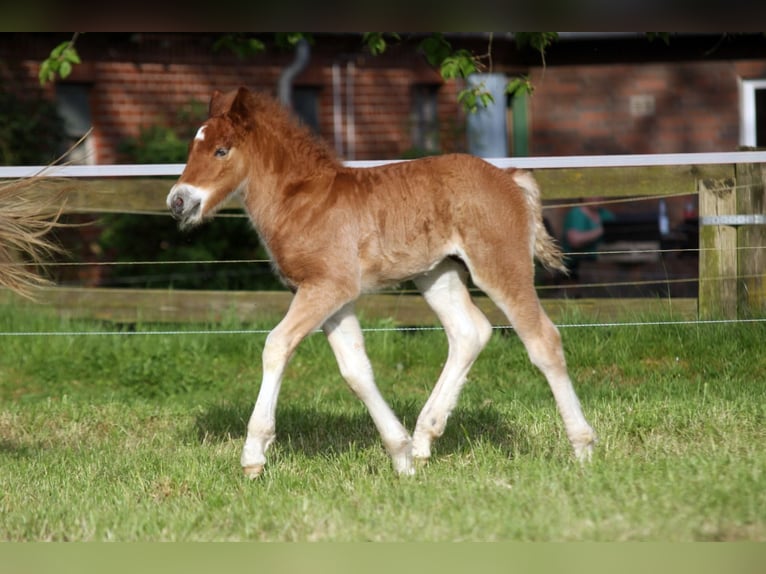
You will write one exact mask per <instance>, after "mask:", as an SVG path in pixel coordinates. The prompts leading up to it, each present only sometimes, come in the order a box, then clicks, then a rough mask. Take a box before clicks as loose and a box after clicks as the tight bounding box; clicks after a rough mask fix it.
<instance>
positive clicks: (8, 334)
mask: <svg viewBox="0 0 766 574" xmlns="http://www.w3.org/2000/svg"><path fill="white" fill-rule="evenodd" d="M753 323H766V317H764V318H751V319H695V320H685V321H681V320H678V321H675V320H668V321H624V322H622V321H612V322H604V323H596V322H593V323H559V324H557V325H556V327H557V328H559V329H598V328H620V327H665V326H667V327H669V326H679V327H683V326H706V325H734V324H753ZM492 328H493V329H494V330H496V331H503V330H513V327H512V326H510V325H493V327H492ZM428 331H444V328H443V327H439V326H417V327H410V326H400V327H363V328H362V332H363V333H397V332H398V333H416V332H428ZM270 332H271V329H169V330H157V331H154V330H151V331H130V330H124V331H123V330H118V331H0V337H3V338H12V337H140V336H164V337H176V336H184V335H268V334H269V333H270ZM321 332H322V331H321V330H320V329H317V330H315V331H313V332H312V334H318V333H321Z"/></svg>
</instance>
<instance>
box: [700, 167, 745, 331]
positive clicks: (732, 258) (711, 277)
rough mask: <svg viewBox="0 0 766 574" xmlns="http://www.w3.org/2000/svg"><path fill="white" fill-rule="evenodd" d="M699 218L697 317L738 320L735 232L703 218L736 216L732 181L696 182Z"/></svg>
mask: <svg viewBox="0 0 766 574" xmlns="http://www.w3.org/2000/svg"><path fill="white" fill-rule="evenodd" d="M698 191H699V217H700V240H699V247H700V257H699V301H698V306H699V317H700V319H736V318H737V279H736V277H737V230H736V228H735V227H734V226H733V225H721V224H709V223H707V222H706V219H708V218H712V217H720V216H727V215H735V214H736V209H737V202H736V194H735V181H734V179H733V178H726V179H719V180H713V179H705V180H701V181H699V182H698Z"/></svg>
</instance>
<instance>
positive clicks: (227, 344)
mask: <svg viewBox="0 0 766 574" xmlns="http://www.w3.org/2000/svg"><path fill="white" fill-rule="evenodd" d="M633 319H637V318H635V317H634V318H633ZM638 319H639V320H640V318H638ZM652 319H657V318H656V317H654V318H652ZM563 322H564V323H576V322H578V318H576V317H573V318H571V321H570V320H568V321H563ZM257 327H258V326H253V325H240V324H239V323H237V322H236V321H234V320H230V321H227V322H225V323H224V324H223V325H194V326H187V327H179V329H181V330H199V329H203V330H204V329H221V328H226V329H240V328H244V329H251V328H257ZM261 327H263V326H261ZM115 329H116V327H115V326H114V325H110V324H101V323H97V322H86V321H68V320H63V319H60V318H57V317H55V316H52V315H50V314H46V312H44V310H41V309H38V308H36V307H30V306H24V307H19V308H16V309H14V308H13V307H12V306H3V307H0V333H9V332H10V333H21V332H40V331H46V332H47V331H56V332H88V333H94V332H98V331H104V332H107V331H108V332H113V331H114V330H115ZM153 329H154V330H157V329H167V327H159V326H153V325H138V326H136V331H129V332H130V333H134V334H129V335H115V334H105V335H97V334H91V335H79V336H77V335H64V336H51V335H46V336H31V335H30V336H18V335H13V336H8V335H0V468H2V471H1V472H0V493H1V494H0V539H2V540H6V541H21V540H25V541H42V540H57V541H63V540H73V541H103V540H118V541H165V540H172V541H198V540H211V541H212V540H216V541H218V540H253V541H315V540H316V541H458V540H470V541H474V540H475V541H574V540H587V541H624V540H625V541H627V540H630V541H634V540H641V541H644V540H651V541H692V540H751V541H766V448H765V446H766V440H765V439H766V431H765V430H764V428H766V425H765V424H764V423H766V420H764V418H765V417H764V413H765V412H766V354H764V352H763V341H764V340H766V324H762V323H749V324H723V325H717V324H716V325H660V326H616V327H570V328H562V336H563V339H564V345H565V350H566V354H567V359H568V362H569V366H570V371H571V374H572V378H573V380H574V382H575V386H576V388H577V391H578V394H579V396H580V399H581V402H582V403H583V409H584V411H585V413H586V416H587V417H588V419H589V420H590V422H591V424H592V425H593V426H594V427H595V428H596V430H597V432H598V433H599V434H600V437H601V441H600V444H599V447H598V450H597V452H596V454H595V456H594V459H593V461H592V463H591V464H589V465H587V466H584V467H582V466H580V465H578V464H577V463H576V462H574V460H573V457H572V455H571V453H570V449H569V445H568V443H567V441H566V438H565V436H564V433H563V429H562V427H561V424H560V422H559V418H558V414H557V412H556V409H555V405H554V402H553V398H552V397H551V394H550V391H549V390H548V387H547V385H546V384H545V381H544V379H543V378H542V376H541V375H540V374H539V373H538V372H537V371H536V370H535V369H534V367H532V366H531V365H530V364H529V361H528V360H527V357H526V354H525V353H524V351H523V349H522V347H521V344H520V343H519V341H518V340H517V338H516V337H515V335H514V334H513V332H512V331H502V330H498V331H496V332H495V334H494V335H493V338H492V341H491V342H490V344H489V346H488V348H487V349H486V350H485V352H484V353H483V354H482V356H481V357H480V358H479V360H478V362H477V363H476V365H475V367H474V369H473V371H472V373H471V375H470V376H469V382H468V384H467V385H466V388H465V391H464V393H463V395H462V397H461V401H460V403H459V405H458V408H457V409H456V411H455V412H454V414H453V416H452V417H451V419H450V422H449V425H448V427H447V432H446V433H445V435H444V436H443V437H442V438H441V439H440V440H439V441H437V443H436V444H435V447H434V453H433V458H432V460H431V461H430V462H429V464H428V465H427V466H425V467H423V468H422V469H420V470H419V472H418V474H417V475H416V476H415V477H413V478H397V477H396V476H395V475H394V473H393V471H392V468H391V464H390V461H389V458H388V456H387V455H386V453H385V452H384V450H383V447H382V445H381V443H380V440H379V438H378V435H377V431H376V430H375V428H374V426H373V424H372V422H371V420H370V418H369V416H368V415H367V412H366V411H365V409H364V407H363V405H362V404H361V403H360V402H359V401H358V400H357V399H356V398H355V397H354V396H353V395H352V394H351V392H350V391H349V390H348V389H347V388H346V386H345V384H344V383H343V381H342V380H341V379H340V377H339V375H338V370H337V367H336V365H335V363H334V360H333V358H332V354H331V352H330V350H329V347H328V345H327V343H326V341H325V340H324V338H323V337H322V336H321V335H312V336H311V337H309V338H308V339H307V340H306V341H305V342H304V343H303V344H302V346H301V347H300V348H299V350H298V352H297V354H296V355H295V357H294V358H293V361H292V362H291V364H290V367H289V368H288V372H287V375H286V378H285V382H284V384H283V390H282V394H281V397H280V404H279V409H278V412H277V417H278V418H277V433H278V436H277V441H276V443H275V444H274V445H273V447H272V449H271V450H270V451H269V455H270V458H269V465H268V466H267V469H266V472H265V473H264V475H263V476H262V477H261V478H260V479H259V480H256V481H253V482H250V481H247V480H246V479H245V478H244V477H243V476H242V475H241V472H240V469H239V454H240V449H241V446H242V441H243V439H244V430H245V423H246V420H247V418H248V416H249V414H250V410H251V409H252V405H253V401H254V400H255V396H256V393H257V390H258V384H259V380H260V352H261V349H262V345H263V342H264V339H265V335H264V334H261V333H253V334H193V333H188V332H187V333H181V334H165V335H157V334H155V335H152V334H149V332H150V331H151V330H153ZM367 345H368V352H369V354H370V357H371V359H372V362H373V365H374V366H375V369H376V374H377V378H378V383H379V386H380V388H381V390H382V392H383V394H384V396H385V397H386V398H387V399H388V400H389V402H390V403H391V405H392V406H393V408H394V410H395V411H396V412H397V413H398V414H399V416H400V417H401V418H402V419H403V420H404V423H405V425H406V426H407V427H408V428H410V429H412V428H413V426H414V423H415V419H416V417H417V414H418V411H419V409H420V407H421V406H422V404H423V403H424V402H425V400H426V398H427V395H428V393H429V392H430V389H431V387H432V385H433V383H434V381H435V380H436V378H437V376H438V372H439V370H440V367H441V364H442V361H443V360H444V357H445V353H446V342H445V341H444V335H443V333H441V332H439V331H423V332H391V331H377V332H370V333H368V334H367Z"/></svg>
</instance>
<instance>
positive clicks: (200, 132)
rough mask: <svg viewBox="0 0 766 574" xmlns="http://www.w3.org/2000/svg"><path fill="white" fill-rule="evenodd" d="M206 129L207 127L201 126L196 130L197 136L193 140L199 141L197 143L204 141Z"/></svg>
mask: <svg viewBox="0 0 766 574" xmlns="http://www.w3.org/2000/svg"><path fill="white" fill-rule="evenodd" d="M206 127H207V126H202V127H201V128H200V129H198V130H197V135H196V136H194V139H195V140H199V141H202V140H204V139H205V128H206Z"/></svg>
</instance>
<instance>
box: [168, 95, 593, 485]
mask: <svg viewBox="0 0 766 574" xmlns="http://www.w3.org/2000/svg"><path fill="white" fill-rule="evenodd" d="M232 194H238V195H239V196H240V198H241V200H242V202H243V204H244V207H245V209H246V210H247V213H248V214H249V216H250V219H251V220H252V223H253V225H254V226H255V229H256V231H257V232H258V234H259V236H260V238H261V240H262V242H263V244H264V245H265V246H266V248H267V249H268V251H269V254H270V256H271V259H272V261H273V265H274V268H275V270H276V272H277V273H278V274H279V275H280V276H281V278H282V279H283V281H284V282H285V284H286V285H287V286H288V287H290V289H291V290H292V291H294V293H295V295H294V297H293V300H292V302H291V304H290V308H289V310H288V312H287V314H286V316H285V317H284V319H283V320H282V321H281V322H280V323H279V324H278V325H277V326H276V327H275V328H274V329H273V331H271V333H269V336H268V337H267V339H266V343H265V346H264V349H263V380H262V382H261V387H260V391H259V393H258V398H257V400H256V402H255V408H254V409H253V413H252V416H251V417H250V421H249V423H248V426H247V438H246V440H245V444H244V449H243V452H242V459H241V463H242V467H243V469H244V472H245V474H246V475H247V476H249V477H251V478H254V477H257V476H258V475H260V474H261V472H262V471H263V467H264V464H265V462H266V456H265V455H266V450H267V449H268V447H269V445H270V444H271V443H272V441H273V440H274V437H275V436H276V432H275V428H276V426H275V413H276V406H277V398H278V395H279V389H280V384H281V382H282V375H283V373H284V370H285V366H286V364H287V362H288V360H289V359H290V356H291V355H292V353H293V351H294V350H295V348H296V346H297V345H298V344H299V343H300V342H301V340H302V339H303V338H304V337H306V336H307V335H308V334H309V333H311V332H312V331H313V330H315V329H317V328H319V327H321V328H322V329H323V330H324V332H325V334H326V336H327V339H328V341H329V342H330V346H331V347H332V350H333V352H334V353H335V356H336V358H337V361H338V365H339V367H340V371H341V374H342V375H343V377H344V379H345V380H346V381H347V383H348V384H349V386H350V387H351V389H352V390H353V392H354V393H355V394H356V395H357V396H358V397H359V398H360V399H361V400H362V401H363V402H364V404H365V405H366V406H367V409H368V410H369V412H370V415H371V416H372V419H373V421H374V422H375V425H376V426H377V428H378V430H379V432H380V435H381V438H382V441H383V444H384V445H385V448H386V449H387V451H388V453H389V454H390V456H391V459H392V461H393V465H394V469H395V470H396V472H398V473H400V474H404V475H409V474H413V473H414V466H413V458H414V459H421V460H426V459H428V458H429V456H430V454H431V443H432V442H433V440H434V439H436V438H437V437H439V436H441V434H442V433H443V432H444V428H445V425H446V423H447V418H448V417H449V415H450V413H451V411H452V409H453V408H454V407H455V404H456V403H457V400H458V395H459V394H460V391H461V388H462V386H463V384H464V383H465V380H466V375H467V374H468V371H469V369H470V368H471V366H472V364H473V362H474V361H475V360H476V357H477V356H478V355H479V352H480V351H481V350H482V348H483V347H484V346H485V345H486V343H487V341H488V340H489V338H490V335H491V333H492V326H491V325H490V323H489V321H488V320H487V318H486V317H485V316H484V314H483V313H482V312H481V311H480V310H479V309H478V308H477V307H476V306H475V305H474V304H473V303H472V301H471V297H470V295H469V292H468V289H467V287H466V280H467V277H468V273H470V276H471V278H472V279H473V281H474V283H475V284H476V285H477V286H478V287H480V288H481V289H482V290H483V291H484V292H485V293H487V295H489V296H490V297H491V298H492V300H493V301H494V302H495V303H496V304H497V305H498V306H499V307H500V309H502V311H503V312H504V313H505V315H506V316H507V317H508V320H509V321H510V323H511V325H512V326H513V328H514V329H515V331H516V333H517V334H518V336H519V337H520V338H521V340H522V341H523V343H524V345H525V347H526V350H527V353H528V355H529V358H530V359H531V361H532V362H533V363H534V364H535V365H536V366H537V367H538V368H539V369H540V370H541V371H542V373H543V374H544V375H545V377H546V379H547V380H548V383H549V384H550V387H551V390H552V391H553V396H554V397H555V400H556V404H557V405H558V409H559V412H560V414H561V417H562V419H563V422H564V426H565V428H566V432H567V436H568V437H569V441H570V442H571V445H572V447H573V448H574V453H575V455H576V456H577V458H578V459H581V460H583V459H587V458H589V456H590V454H591V450H592V448H593V445H594V443H595V441H596V435H595V433H594V431H593V429H592V428H591V427H590V425H589V424H588V422H587V421H586V420H585V417H584V416H583V413H582V410H581V408H580V404H579V401H578V399H577V395H576V394H575V391H574V388H573V387H572V383H571V381H570V379H569V375H568V373H567V368H566V363H565V360H564V353H563V349H562V346H561V338H560V336H559V333H558V330H557V329H556V327H555V326H554V325H553V323H552V322H551V321H550V319H549V318H548V317H547V315H546V314H545V312H544V311H543V309H542V308H541V306H540V302H539V300H538V298H537V294H536V292H535V288H534V262H533V258H534V257H537V258H538V259H539V260H540V261H541V262H542V263H543V264H544V265H546V266H548V267H554V268H561V267H562V265H561V255H560V252H559V251H558V248H557V247H556V245H555V243H554V241H553V240H552V238H551V237H550V236H549V235H548V233H547V232H546V231H545V228H544V226H543V223H542V216H541V206H540V197H539V190H538V187H537V184H536V183H535V181H534V179H533V178H532V175H531V174H530V173H528V172H525V171H519V170H503V169H499V168H496V167H495V166H493V165H491V164H489V163H487V162H485V161H483V160H482V159H479V158H476V157H473V156H470V155H462V154H453V155H445V156H437V157H429V158H424V159H419V160H415V161H410V162H400V163H393V164H388V165H384V166H379V167H372V168H357V169H354V168H348V167H345V166H343V164H342V163H341V162H340V161H339V160H338V158H337V157H335V155H334V154H333V153H332V152H331V151H330V150H329V148H328V147H326V146H325V145H323V144H322V143H320V142H319V141H317V140H316V139H315V138H314V137H313V136H312V135H311V134H310V132H309V131H308V130H307V129H306V128H304V127H302V126H300V125H299V124H298V123H297V122H296V121H294V120H293V118H292V117H291V116H290V114H289V112H287V111H286V110H285V109H283V107H282V106H281V105H280V104H279V103H277V102H276V101H275V100H273V99H272V98H270V97H267V96H264V95H261V94H256V93H252V92H250V91H248V90H247V89H245V88H240V89H239V90H236V91H233V92H229V93H221V92H219V91H216V92H215V93H214V94H213V96H212V98H211V101H210V114H209V119H208V120H207V121H206V122H205V123H204V124H203V125H202V127H200V129H199V131H198V132H197V135H196V136H195V138H194V140H193V141H192V142H191V144H190V148H189V158H188V162H187V164H186V167H185V169H184V171H183V173H182V174H181V177H180V178H179V180H178V182H177V183H176V184H175V185H174V186H173V187H172V189H171V190H170V193H169V195H168V197H167V205H168V207H169V209H170V211H171V213H172V214H173V216H174V217H175V218H176V219H177V220H179V222H180V226H181V227H182V228H186V227H191V226H194V225H197V224H199V223H201V222H202V221H203V220H205V219H207V218H209V217H211V216H212V215H213V213H214V212H215V211H216V209H217V208H218V207H220V206H221V205H222V204H223V202H224V200H226V199H227V198H228V197H229V196H231V195H232ZM407 279H413V280H414V282H415V284H416V285H417V287H418V289H419V290H420V291H421V292H422V294H423V296H424V297H425V299H426V301H427V302H428V304H429V305H430V306H431V307H432V309H433V310H434V312H435V313H436V315H437V316H438V318H439V320H440V321H441V323H442V325H443V326H444V330H445V332H446V334H447V338H448V341H449V352H448V357H447V361H446V363H445V365H444V368H443V371H442V373H441V375H440V377H439V380H438V381H437V383H436V386H435V387H434V389H433V392H432V393H431V396H430V397H429V398H428V401H427V402H426V404H425V406H424V408H423V410H422V412H421V413H420V415H419V417H418V420H417V423H416V425H415V430H414V433H413V435H412V437H410V434H409V433H408V432H407V430H406V429H405V428H404V426H402V424H401V423H400V421H399V419H398V418H397V417H396V415H395V414H394V413H393V411H392V410H391V409H390V407H389V406H388V404H387V403H386V401H385V400H384V399H383V397H382V396H381V394H380V392H379V390H378V388H377V387H376V385H375V382H374V378H373V373H372V367H371V365H370V361H369V359H368V358H367V355H366V353H365V349H364V341H363V338H362V331H361V329H360V326H359V322H358V320H357V318H356V315H355V314H354V301H355V300H356V299H357V298H358V297H359V296H360V295H361V294H362V293H365V292H369V291H372V290H375V289H378V288H380V287H382V286H386V285H392V284H396V283H398V282H401V281H403V280H407Z"/></svg>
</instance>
